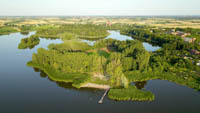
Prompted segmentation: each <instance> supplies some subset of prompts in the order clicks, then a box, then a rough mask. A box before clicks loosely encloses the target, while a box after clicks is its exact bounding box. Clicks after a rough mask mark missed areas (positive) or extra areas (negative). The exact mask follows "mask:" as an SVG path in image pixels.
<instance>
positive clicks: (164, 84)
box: [0, 33, 200, 113]
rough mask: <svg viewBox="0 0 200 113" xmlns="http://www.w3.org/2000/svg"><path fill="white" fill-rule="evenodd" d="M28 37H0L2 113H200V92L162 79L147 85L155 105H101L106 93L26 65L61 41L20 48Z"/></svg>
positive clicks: (15, 35) (109, 103)
mask: <svg viewBox="0 0 200 113" xmlns="http://www.w3.org/2000/svg"><path fill="white" fill-rule="evenodd" d="M32 34H33V33H32ZM25 37H27V36H24V35H21V34H20V33H15V34H11V35H7V36H0V113H200V109H199V105H200V93H199V92H196V91H194V90H193V89H191V88H187V87H185V86H181V85H177V84H174V83H171V82H168V81H161V80H152V81H148V82H147V83H146V85H145V86H144V88H145V89H147V90H149V91H152V92H153V93H154V94H155V97H156V99H155V101H153V102H131V101H128V102H127V101H114V100H110V99H108V98H107V97H106V98H105V100H104V103H103V104H98V101H99V99H100V98H101V96H102V94H103V93H104V92H103V91H100V90H89V89H81V90H76V89H74V88H72V87H71V86H70V84H64V83H56V82H53V81H51V80H49V79H48V78H47V76H46V75H45V74H43V73H40V72H38V70H36V69H35V70H34V69H33V68H31V67H27V66H26V63H27V62H28V61H30V60H31V56H32V54H33V53H35V52H36V51H37V49H38V48H40V47H43V48H47V46H48V45H49V44H50V43H61V42H62V41H60V40H46V39H41V41H40V44H39V45H38V46H36V47H35V48H34V49H32V50H30V49H27V50H19V49H17V47H18V44H19V43H20V40H21V38H25Z"/></svg>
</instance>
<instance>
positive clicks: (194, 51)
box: [190, 49, 200, 55]
mask: <svg viewBox="0 0 200 113" xmlns="http://www.w3.org/2000/svg"><path fill="white" fill-rule="evenodd" d="M190 53H191V54H193V55H200V52H199V51H197V50H194V49H193V50H190Z"/></svg>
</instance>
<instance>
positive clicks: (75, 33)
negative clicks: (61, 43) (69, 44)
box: [37, 24, 108, 40]
mask: <svg viewBox="0 0 200 113" xmlns="http://www.w3.org/2000/svg"><path fill="white" fill-rule="evenodd" d="M37 35H39V36H40V37H44V38H52V39H55V38H62V39H63V40H69V39H75V38H82V39H88V40H90V39H100V38H105V37H106V36H107V35H108V32H107V31H106V29H105V28H104V27H101V26H96V25H92V24H86V25H83V24H72V25H67V24H66V25H61V26H46V27H45V26H43V27H41V28H39V29H37Z"/></svg>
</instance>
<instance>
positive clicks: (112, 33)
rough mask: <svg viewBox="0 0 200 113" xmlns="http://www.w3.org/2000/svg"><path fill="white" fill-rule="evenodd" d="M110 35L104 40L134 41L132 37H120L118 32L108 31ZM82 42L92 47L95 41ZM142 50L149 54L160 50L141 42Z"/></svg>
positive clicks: (157, 47)
mask: <svg viewBox="0 0 200 113" xmlns="http://www.w3.org/2000/svg"><path fill="white" fill-rule="evenodd" d="M108 32H109V33H110V35H109V36H107V37H106V38H105V39H109V38H112V39H116V40H120V41H124V40H134V39H133V38H132V37H130V36H126V35H121V34H120V32H119V31H108ZM83 41H84V42H87V43H88V44H90V45H94V43H95V42H96V41H88V40H83ZM142 44H143V46H144V48H145V49H146V50H147V51H150V52H153V51H156V50H158V49H160V47H159V46H153V45H151V44H149V43H146V42H143V43H142Z"/></svg>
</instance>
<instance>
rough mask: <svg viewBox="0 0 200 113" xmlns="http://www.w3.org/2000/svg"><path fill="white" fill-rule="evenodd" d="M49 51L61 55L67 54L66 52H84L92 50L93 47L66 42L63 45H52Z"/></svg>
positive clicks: (74, 41)
mask: <svg viewBox="0 0 200 113" xmlns="http://www.w3.org/2000/svg"><path fill="white" fill-rule="evenodd" d="M49 49H50V50H56V51H59V52H60V53H66V52H83V51H86V50H89V49H91V47H90V46H89V45H88V44H87V43H84V42H80V41H76V40H71V41H64V43H62V44H50V45H49Z"/></svg>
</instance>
